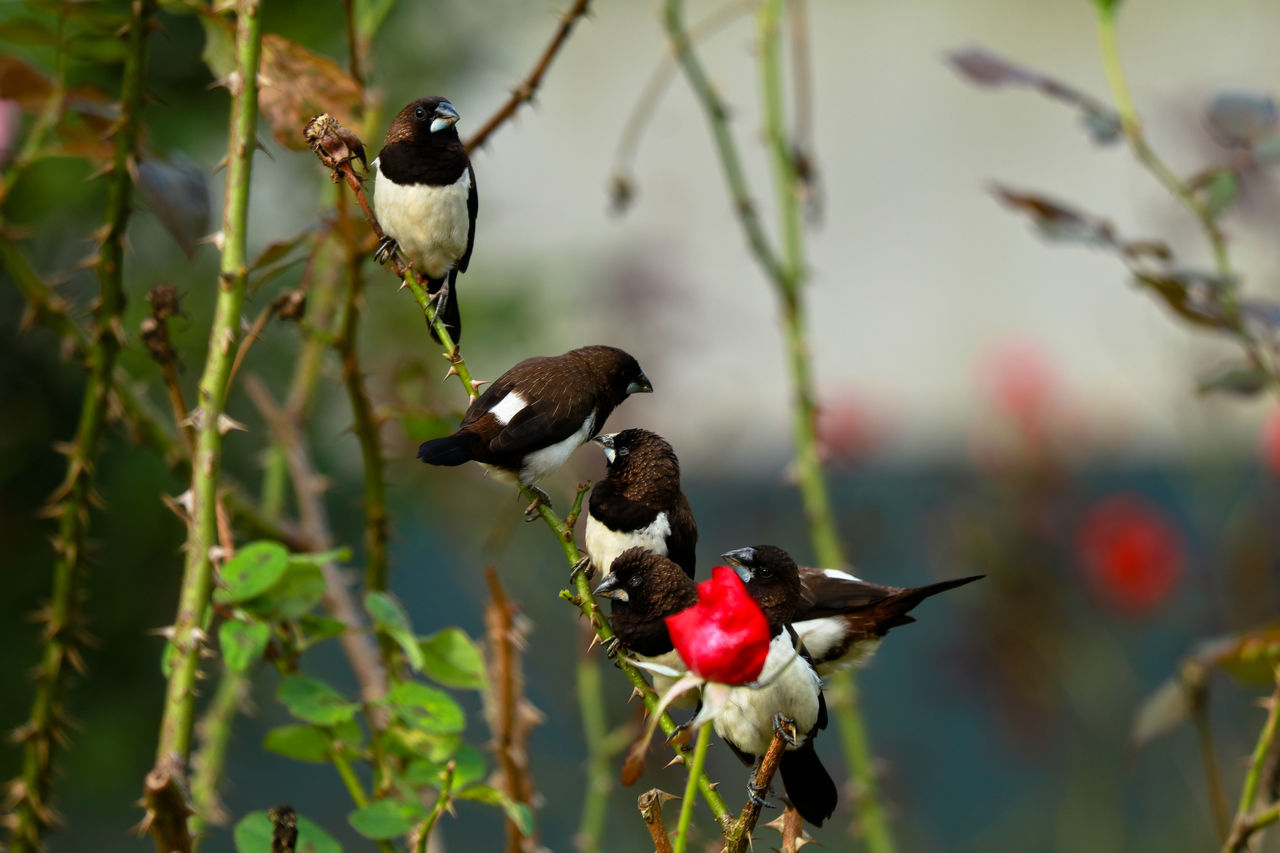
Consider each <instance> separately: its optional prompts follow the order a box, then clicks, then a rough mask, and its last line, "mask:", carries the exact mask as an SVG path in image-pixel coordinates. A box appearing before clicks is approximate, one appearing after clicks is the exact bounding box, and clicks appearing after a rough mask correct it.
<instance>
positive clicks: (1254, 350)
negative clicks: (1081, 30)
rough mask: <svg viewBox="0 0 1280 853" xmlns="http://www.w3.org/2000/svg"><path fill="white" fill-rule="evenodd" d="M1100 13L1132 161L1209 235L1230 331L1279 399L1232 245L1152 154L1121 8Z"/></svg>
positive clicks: (1107, 66)
mask: <svg viewBox="0 0 1280 853" xmlns="http://www.w3.org/2000/svg"><path fill="white" fill-rule="evenodd" d="M1096 5H1097V8H1098V50H1099V53H1100V54H1101V59H1102V68H1103V71H1104V72H1105V74H1106V77H1107V85H1108V87H1109V88H1110V89H1111V100H1112V102H1113V103H1114V104H1115V108H1116V113H1117V114H1118V115H1119V117H1120V127H1121V129H1122V130H1123V132H1124V137H1125V140H1126V141H1127V142H1128V144H1129V149H1130V150H1131V151H1132V152H1133V156H1134V157H1135V158H1136V159H1137V160H1138V162H1139V163H1141V164H1142V166H1143V167H1144V168H1146V170H1147V171H1148V172H1150V173H1151V174H1152V175H1153V176H1154V177H1155V179H1156V180H1158V181H1159V182H1160V183H1161V185H1162V186H1164V188H1165V189H1166V190H1167V191H1168V192H1169V194H1170V195H1172V196H1173V197H1174V198H1175V199H1177V200H1178V201H1179V202H1180V203H1181V204H1182V206H1183V207H1185V208H1186V209H1187V210H1188V212H1190V213H1191V215H1192V216H1193V217H1195V219H1196V221H1197V222H1198V223H1199V225H1200V228H1201V230H1202V231H1204V234H1205V238H1206V239H1207V240H1208V242H1209V249H1210V251H1211V252H1212V254H1213V263H1214V268H1215V270H1216V271H1217V275H1218V278H1219V280H1220V281H1221V288H1220V290H1219V291H1218V295H1219V298H1220V300H1221V305H1222V310H1223V313H1224V314H1225V315H1226V321H1227V323H1228V324H1229V328H1230V329H1231V331H1232V332H1233V333H1234V334H1235V336H1236V337H1237V338H1238V339H1239V341H1240V344H1241V345H1242V346H1243V347H1244V348H1245V350H1246V352H1248V354H1249V358H1250V359H1251V360H1252V361H1253V363H1254V364H1255V365H1257V366H1258V368H1259V369H1260V370H1261V371H1262V372H1263V374H1264V375H1265V376H1266V378H1267V384H1268V385H1269V386H1270V388H1271V390H1272V391H1273V392H1274V393H1276V394H1277V395H1280V374H1278V373H1277V370H1276V366H1275V364H1274V363H1273V360H1272V358H1271V357H1270V355H1269V354H1268V353H1267V351H1266V348H1265V347H1263V345H1262V344H1261V343H1260V342H1259V341H1258V339H1257V337H1256V336H1255V335H1254V334H1253V332H1251V331H1250V330H1249V327H1248V325H1247V324H1246V322H1245V319H1244V315H1243V312H1242V310H1241V306H1240V292H1239V286H1238V285H1237V284H1236V281H1235V277H1234V274H1233V272H1232V269H1231V259H1230V256H1229V254H1228V252H1227V242H1226V239H1225V238H1224V237H1223V235H1222V230H1221V229H1220V228H1218V223H1217V221H1216V220H1215V219H1214V215H1213V212H1212V211H1211V210H1210V209H1209V206H1208V204H1206V203H1205V201H1204V200H1203V199H1201V197H1200V196H1198V195H1196V193H1195V191H1194V190H1193V189H1192V188H1191V186H1190V185H1188V184H1187V182H1186V181H1183V180H1182V179H1181V178H1179V177H1178V175H1177V174H1176V173H1175V172H1174V171H1173V169H1171V168H1169V166H1168V164H1166V163H1165V162H1164V160H1162V159H1161V158H1160V157H1159V156H1158V155H1157V154H1156V152H1155V151H1154V150H1153V149H1152V148H1151V144H1150V143H1149V142H1148V141H1147V137H1146V135H1145V134H1144V133H1143V132H1142V125H1141V123H1140V122H1139V120H1138V112H1137V110H1136V109H1135V107H1134V104H1133V98H1132V97H1131V96H1130V94H1129V84H1128V81H1127V80H1126V79H1125V74H1124V67H1123V66H1122V65H1121V64H1120V50H1119V48H1118V46H1117V44H1116V19H1115V6H1116V5H1118V4H1096Z"/></svg>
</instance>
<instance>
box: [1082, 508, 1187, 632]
mask: <svg viewBox="0 0 1280 853" xmlns="http://www.w3.org/2000/svg"><path fill="white" fill-rule="evenodd" d="M1077 546H1078V550H1079V555H1080V560H1081V562H1082V563H1083V564H1084V569H1085V572H1086V576H1087V577H1088V579H1089V581H1090V584H1091V585H1092V587H1093V589H1094V591H1095V592H1096V593H1098V594H1099V595H1101V596H1102V597H1103V598H1104V599H1105V600H1107V601H1109V602H1110V603H1112V604H1113V605H1115V606H1117V607H1119V608H1120V609H1121V610H1122V611H1124V612H1125V613H1126V614H1127V615H1130V616H1141V615H1144V614H1146V613H1148V612H1150V611H1151V610H1152V609H1154V608H1155V607H1156V606H1157V605H1159V604H1161V603H1162V602H1163V601H1164V600H1165V599H1167V598H1168V597H1169V594H1170V593H1171V592H1173V589H1174V587H1175V586H1177V583H1178V579H1179V578H1180V577H1181V575H1182V562H1183V548H1182V537H1181V536H1180V535H1179V533H1178V530H1177V528H1176V527H1175V526H1174V525H1173V523H1172V522H1170V521H1169V520H1168V519H1167V518H1166V517H1165V516H1164V515H1162V514H1161V513H1160V512H1159V511H1158V510H1157V509H1155V507H1153V506H1152V505H1151V504H1150V503H1149V502H1147V501H1146V500H1144V499H1143V498H1141V497H1138V496H1136V495H1115V496H1113V497H1109V498H1105V499H1103V500H1101V501H1099V502H1098V503H1097V504H1095V505H1094V506H1093V507H1092V508H1091V509H1090V510H1089V511H1088V512H1087V513H1086V514H1085V517H1084V520H1083V521H1082V522H1081V524H1080V528H1079V532H1078V537H1077Z"/></svg>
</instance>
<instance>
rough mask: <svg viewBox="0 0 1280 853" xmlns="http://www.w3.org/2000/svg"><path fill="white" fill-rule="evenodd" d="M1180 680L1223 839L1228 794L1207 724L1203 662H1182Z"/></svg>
mask: <svg viewBox="0 0 1280 853" xmlns="http://www.w3.org/2000/svg"><path fill="white" fill-rule="evenodd" d="M1181 681H1182V689H1183V692H1184V693H1185V694H1186V697H1187V707H1188V708H1189V709H1190V714H1191V720H1192V722H1193V723H1194V724H1195V729H1196V741H1197V742H1198V744H1199V746H1200V760H1201V762H1202V763H1203V764H1204V775H1205V782H1206V784H1207V785H1208V788H1209V809H1210V811H1211V812H1212V814H1213V827H1214V829H1215V830H1217V835H1218V837H1219V838H1226V836H1227V833H1228V832H1229V830H1230V826H1231V825H1230V821H1231V817H1230V815H1229V814H1228V806H1227V794H1226V789H1225V788H1224V787H1223V784H1222V773H1221V772H1220V771H1219V770H1218V756H1217V750H1216V749H1215V748H1214V745H1213V729H1212V727H1211V726H1210V725H1209V690H1208V681H1207V673H1206V672H1205V667H1204V665H1203V664H1201V663H1200V662H1199V661H1196V660H1194V659H1191V660H1187V661H1185V662H1184V663H1183V665H1182V672H1181Z"/></svg>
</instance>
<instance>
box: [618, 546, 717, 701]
mask: <svg viewBox="0 0 1280 853" xmlns="http://www.w3.org/2000/svg"><path fill="white" fill-rule="evenodd" d="M612 562H613V571H612V572H610V573H609V574H608V575H606V576H605V579H604V580H603V581H601V582H600V584H599V586H597V587H596V588H595V594H596V595H601V596H604V597H606V598H610V599H612V603H611V604H610V606H609V624H610V625H612V626H613V632H614V634H615V636H616V637H617V638H618V644H619V645H621V646H622V647H623V648H625V649H626V650H627V651H628V652H629V653H630V654H631V656H632V657H636V658H639V659H640V660H642V661H647V662H650V663H658V664H662V665H663V666H668V667H671V668H672V669H674V670H679V669H681V663H680V656H679V655H678V654H676V651H675V646H673V645H672V643H671V634H670V633H669V632H668V631H667V623H666V622H664V621H663V618H664V617H666V616H670V615H672V614H673V613H679V612H680V611H681V610H684V609H685V608H688V607H692V606H693V605H695V604H697V603H698V585H697V584H695V583H694V582H693V578H691V577H689V575H688V574H686V573H685V571H684V570H683V569H682V568H681V567H680V566H678V565H676V564H675V563H673V562H672V561H671V560H669V559H667V558H666V557H664V556H662V555H660V554H656V553H654V552H653V551H651V550H648V549H646V548H639V547H636V548H628V549H626V550H625V551H623V552H622V553H621V554H619V555H618V556H617V557H615V558H614V559H613V561H612ZM650 674H651V675H652V676H653V689H654V690H655V691H657V693H658V695H659V696H662V695H664V694H665V693H666V692H667V690H668V689H670V687H671V685H672V684H673V683H674V682H675V679H673V678H671V677H670V676H667V675H663V674H662V673H659V672H654V671H652V670H651V671H650Z"/></svg>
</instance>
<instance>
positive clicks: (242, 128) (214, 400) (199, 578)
mask: <svg viewBox="0 0 1280 853" xmlns="http://www.w3.org/2000/svg"><path fill="white" fill-rule="evenodd" d="M236 53H237V60H236V71H235V73H234V75H233V77H232V81H231V90H232V95H233V109H232V118H231V131H230V137H231V138H230V143H229V148H228V157H227V185H226V187H227V188H226V207H225V210H224V212H223V221H222V229H221V237H222V240H223V247H222V264H221V269H220V272H219V275H218V299H217V305H216V308H215V310H214V320H213V328H212V330H211V331H210V335H209V351H208V355H207V357H206V361H205V367H204V372H203V375H202V376H201V377H200V383H199V386H198V391H197V405H198V407H199V408H198V411H199V417H198V419H197V420H198V423H197V425H196V452H195V459H194V460H193V464H192V466H191V520H190V526H189V530H188V535H187V545H186V566H185V571H184V575H183V581H182V592H181V596H180V600H179V604H178V614H177V619H176V621H175V624H174V627H173V637H172V641H171V643H172V645H171V648H172V655H171V657H170V661H171V665H172V671H171V674H170V676H169V686H168V691H167V693H166V696H165V706H164V715H163V717H162V719H161V724H160V739H159V745H158V748H157V753H156V759H157V763H159V762H161V761H163V760H165V759H167V758H169V757H170V756H176V757H177V758H178V759H179V760H180V761H185V760H186V757H187V755H188V753H189V752H190V749H191V720H192V713H193V709H194V705H195V687H196V680H197V678H198V676H199V670H200V651H201V646H202V643H203V630H204V626H205V625H206V624H207V621H208V605H209V593H210V590H211V589H212V586H213V561H212V557H211V556H210V549H212V548H213V546H214V545H215V544H217V539H216V523H217V520H216V502H217V488H218V479H219V469H220V462H221V456H222V433H221V431H220V426H221V424H220V423H219V421H220V420H221V415H222V414H223V409H224V407H225V405H226V399H227V378H228V374H229V372H230V368H231V361H232V358H233V357H234V355H235V349H236V346H235V345H236V341H237V339H238V337H239V334H240V315H241V310H242V308H243V306H244V298H245V287H246V285H247V282H248V271H247V269H246V266H245V264H246V259H245V238H246V231H247V224H248V222H247V219H248V206H249V177H250V171H251V167H252V162H253V151H254V148H255V147H256V136H255V133H256V129H257V121H258V66H259V61H260V59H261V53H262V31H261V28H260V20H259V17H258V0H240V4H239V7H238V12H237V16H236Z"/></svg>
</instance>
